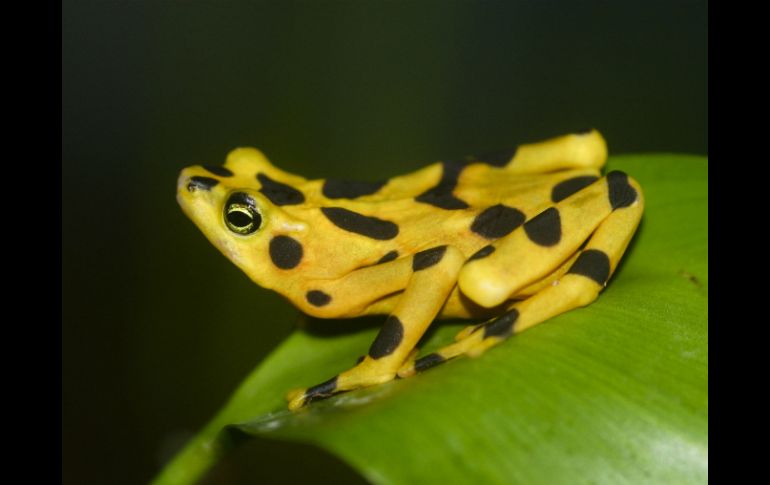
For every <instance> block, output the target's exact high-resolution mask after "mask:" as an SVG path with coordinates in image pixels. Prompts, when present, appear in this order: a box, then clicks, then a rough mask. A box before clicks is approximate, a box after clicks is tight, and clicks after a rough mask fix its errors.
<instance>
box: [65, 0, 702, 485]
mask: <svg viewBox="0 0 770 485" xmlns="http://www.w3.org/2000/svg"><path fill="white" fill-rule="evenodd" d="M707 73H708V63H707V6H706V3H705V2H691V1H686V2H678V3H677V2H675V3H672V2H663V1H659V2H645V3H644V4H643V5H642V4H638V5H633V4H630V3H623V4H608V3H606V2H579V3H573V2H526V3H519V2H466V1H448V2H438V1H427V2H342V1H337V2H310V1H308V2H251V1H250V2H122V1H88V0H85V1H80V0H78V1H74V0H65V1H64V3H63V17H62V96H63V99H62V175H63V180H62V189H63V197H62V224H63V233H62V256H63V263H62V271H63V275H62V300H63V303H62V313H63V321H62V326H63V329H62V335H63V342H62V346H63V359H62V379H63V393H62V417H63V426H62V433H63V437H62V448H63V450H62V459H63V467H62V475H63V482H64V483H116V484H121V483H137V482H142V481H146V480H149V478H150V477H151V476H153V474H154V473H156V472H157V470H158V469H159V468H160V466H161V465H162V464H163V463H164V462H165V461H167V460H168V459H169V458H170V457H171V456H173V454H174V453H175V452H176V451H177V450H178V449H179V447H180V446H182V444H183V443H184V442H185V441H186V439H187V438H189V437H190V436H192V435H193V433H195V432H196V431H197V430H198V429H199V428H200V426H201V423H204V422H206V420H208V419H209V417H210V416H211V415H212V414H214V412H215V411H216V410H217V409H218V408H219V407H220V406H221V404H222V402H223V401H224V400H225V399H226V396H228V395H229V393H230V392H231V390H232V389H233V388H234V387H235V386H236V385H237V384H238V382H240V381H241V380H242V379H243V376H244V375H246V374H247V373H248V372H249V370H250V369H252V368H253V366H254V365H255V364H256V363H257V362H259V361H260V360H261V359H262V358H263V357H264V356H265V355H266V354H267V353H268V352H269V351H270V350H271V349H273V348H275V347H276V346H277V345H278V344H279V343H280V342H281V341H282V340H284V339H285V338H286V337H287V336H288V335H289V334H290V333H291V331H292V330H293V328H292V325H291V322H294V321H295V320H296V310H294V309H292V308H291V307H290V306H289V305H288V304H286V303H285V302H284V301H283V300H282V299H281V298H280V297H278V296H277V295H274V294H271V293H269V292H266V291H263V290H260V289H258V288H256V287H255V286H254V285H253V284H252V283H251V282H250V281H249V280H248V279H247V278H246V277H245V276H244V275H242V274H240V273H239V272H238V270H237V269H236V268H235V267H234V266H233V265H231V264H230V263H229V262H227V261H226V260H225V259H224V258H222V257H220V256H218V255H217V254H216V251H215V250H214V249H213V248H212V247H210V245H209V243H208V242H207V241H206V240H205V239H204V238H203V237H201V235H200V234H199V233H198V232H197V230H196V229H195V227H193V225H192V224H190V222H189V221H187V220H186V219H185V218H184V216H183V215H182V213H181V211H179V209H178V207H177V206H176V203H175V201H174V187H175V179H176V175H177V173H178V171H179V170H180V169H181V168H182V167H184V166H187V165H189V164H191V163H197V162H201V161H206V162H210V163H217V162H220V161H222V159H223V158H224V155H225V154H226V153H227V151H228V150H230V149H231V148H233V147H235V146H239V145H254V146H258V147H260V148H261V149H263V150H264V151H265V152H266V153H267V154H268V156H270V157H271V158H272V159H273V160H274V161H275V162H276V163H277V164H278V165H279V166H281V167H282V168H285V169H287V170H290V171H295V172H297V173H301V174H304V175H307V176H313V177H317V176H340V175H343V174H344V175H346V176H348V177H355V178H361V179H376V178H381V177H386V176H391V175H393V174H397V173H402V172H405V171H407V170H411V169H414V168H417V167H419V166H421V165H423V164H426V163H429V162H432V161H435V160H436V159H441V158H446V157H456V156H458V155H463V154H466V153H473V152H480V151H482V150H489V149H496V148H505V147H510V146H512V145H515V144H517V143H520V142H526V141H533V140H537V139H542V138H545V137H548V136H551V135H555V134H560V133H563V132H567V131H572V130H575V129H578V128H583V127H588V126H594V127H597V128H599V129H600V130H602V132H603V133H604V134H605V135H606V137H607V139H608V140H609V143H610V149H611V151H612V152H613V153H622V152H630V151H679V152H693V153H699V154H705V153H706V152H707V138H708V130H707V124H708V108H707V89H708V81H707ZM266 320H267V323H259V322H265V321H266ZM442 372H443V371H442ZM116 423H120V425H119V426H116ZM260 446H262V447H263V448H262V449H263V451H262V452H260V453H262V454H264V455H265V456H272V455H271V453H273V451H274V449H273V448H272V446H273V445H271V444H269V442H268V441H257V442H252V443H251V444H249V447H251V449H252V450H256V449H259V447H260ZM283 449H284V450H285V452H286V453H287V455H288V454H290V453H291V452H290V450H291V446H290V445H285V446H284V448H283ZM295 453H301V454H302V457H303V460H302V461H303V466H304V467H305V468H304V469H305V470H308V473H316V474H315V475H309V476H317V473H321V472H320V470H325V471H324V472H323V473H326V474H336V473H348V474H347V475H345V476H350V473H349V470H346V469H344V466H343V465H341V464H340V463H339V462H338V461H335V460H331V459H330V458H329V456H328V455H327V454H326V453H323V452H321V451H318V450H314V449H312V448H308V447H302V448H300V449H298V450H297V451H295ZM239 456H241V455H239ZM233 460H234V461H233ZM246 461H247V460H246ZM285 463H286V462H285V461H281V460H278V459H273V460H266V461H265V462H264V463H263V464H262V466H261V468H260V473H261V476H262V477H263V478H265V480H273V483H280V480H282V479H283V477H285V476H286V475H285V470H282V467H283V468H284V469H285V465H282V464H285ZM248 466H250V465H244V463H243V462H240V463H239V462H238V458H237V457H235V458H233V459H231V460H226V461H225V462H224V463H223V464H222V465H221V466H220V467H218V468H217V470H216V471H215V472H214V473H215V474H219V475H217V476H219V477H227V479H226V481H227V482H228V483H239V481H246V482H248V481H249V478H248V476H246V475H241V472H240V470H242V469H244V468H247V467H248ZM324 467H327V468H324ZM335 467H336V468H335ZM335 470H336V471H335ZM295 471H296V470H295ZM298 473H299V471H298ZM335 476H336V475H335ZM212 479H213V480H216V477H214V478H212Z"/></svg>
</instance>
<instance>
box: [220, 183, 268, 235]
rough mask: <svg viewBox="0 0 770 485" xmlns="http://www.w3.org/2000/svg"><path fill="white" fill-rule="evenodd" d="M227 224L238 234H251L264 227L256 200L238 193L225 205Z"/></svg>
mask: <svg viewBox="0 0 770 485" xmlns="http://www.w3.org/2000/svg"><path fill="white" fill-rule="evenodd" d="M224 216H225V224H226V225H227V227H228V229H230V230H231V231H233V232H234V233H236V234H251V233H252V232H254V231H256V230H257V229H259V227H260V226H261V225H262V216H261V215H260V214H259V211H258V210H257V205H256V203H255V202H254V199H252V198H251V197H249V196H248V195H247V194H244V193H243V192H236V193H234V194H233V195H231V196H230V198H229V199H227V203H226V204H225V213H224Z"/></svg>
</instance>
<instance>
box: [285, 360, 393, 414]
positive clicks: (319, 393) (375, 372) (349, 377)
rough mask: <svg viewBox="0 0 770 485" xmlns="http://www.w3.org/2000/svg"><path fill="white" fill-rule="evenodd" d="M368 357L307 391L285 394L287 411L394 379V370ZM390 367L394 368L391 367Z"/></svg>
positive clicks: (296, 390) (301, 390)
mask: <svg viewBox="0 0 770 485" xmlns="http://www.w3.org/2000/svg"><path fill="white" fill-rule="evenodd" d="M379 364H380V363H378V362H377V361H376V360H374V359H372V358H371V357H369V356H365V357H364V359H363V360H362V361H361V363H359V364H358V365H356V366H355V367H353V368H352V369H350V370H347V371H345V372H343V373H341V374H339V375H337V376H334V377H332V378H331V379H329V380H327V381H324V382H322V383H320V384H318V385H315V386H313V387H309V388H307V389H294V390H292V391H289V392H288V393H287V394H286V400H287V401H289V409H290V410H292V411H296V410H297V409H299V408H301V407H303V406H305V405H307V404H310V403H311V402H314V401H320V400H322V399H326V398H329V397H331V396H333V395H335V394H339V393H341V392H346V391H352V390H354V389H360V388H363V387H369V386H374V385H376V384H383V383H385V382H388V381H391V380H393V379H394V378H395V377H396V371H395V369H390V370H389V369H387V368H383V366H382V365H379ZM391 367H395V366H393V365H391Z"/></svg>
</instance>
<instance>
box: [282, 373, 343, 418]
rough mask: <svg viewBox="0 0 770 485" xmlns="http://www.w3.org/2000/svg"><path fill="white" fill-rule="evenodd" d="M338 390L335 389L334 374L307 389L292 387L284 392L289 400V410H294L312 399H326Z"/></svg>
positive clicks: (335, 378) (335, 377)
mask: <svg viewBox="0 0 770 485" xmlns="http://www.w3.org/2000/svg"><path fill="white" fill-rule="evenodd" d="M338 392H340V391H339V389H337V376H334V377H332V378H331V379H329V380H328V381H325V382H322V383H320V384H318V385H315V386H313V387H308V388H307V389H305V388H300V389H293V390H291V391H289V392H288V393H287V394H286V400H287V401H289V410H291V411H296V410H297V409H299V408H301V407H303V406H305V405H307V404H310V403H311V402H313V401H320V400H321V399H326V398H327V397H331V396H333V395H335V394H337V393H338Z"/></svg>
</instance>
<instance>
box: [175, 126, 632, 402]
mask: <svg viewBox="0 0 770 485" xmlns="http://www.w3.org/2000/svg"><path fill="white" fill-rule="evenodd" d="M606 158H607V146H606V143H605V141H604V139H603V138H602V136H601V135H600V134H599V132H597V131H596V130H589V131H585V132H580V133H575V134H569V135H565V136H561V137H558V138H553V139H550V140H546V141H543V142H539V143H532V144H527V145H522V146H519V147H518V148H517V149H514V150H510V151H507V152H498V153H493V154H488V155H485V156H479V157H466V158H464V159H462V160H458V161H448V162H441V163H434V164H432V165H429V166H427V167H425V168H423V169H421V170H418V171H416V172H413V173H410V174H406V175H401V176H398V177H394V178H391V179H389V180H385V181H380V182H349V181H342V180H332V179H326V180H323V179H321V180H307V179H305V178H303V177H300V176H298V175H294V174H290V173H287V172H284V171H282V170H280V169H278V168H276V167H274V166H273V165H272V164H270V162H269V161H268V160H267V159H266V158H265V156H264V155H263V154H262V153H260V152H259V151H257V150H255V149H253V148H239V149H236V150H234V151H232V152H231V153H230V154H229V155H228V156H227V160H226V162H225V164H224V166H192V167H188V168H186V169H184V170H183V171H182V173H181V174H180V176H179V181H178V184H177V200H178V201H179V204H180V205H181V206H182V209H183V210H184V212H185V214H187V216H188V217H189V218H190V219H192V221H193V222H194V223H195V224H196V225H197V226H198V227H199V228H200V230H201V231H202V232H203V233H204V234H205V235H206V237H207V238H208V239H209V240H210V241H211V242H212V243H213V244H214V245H215V246H216V247H217V248H218V249H219V250H220V251H221V252H222V253H223V254H224V255H225V256H227V257H228V258H229V259H230V260H231V261H232V262H233V263H235V264H236V265H237V266H238V267H239V268H241V269H242V270H243V271H244V272H245V273H246V274H247V275H248V276H249V277H250V278H251V279H252V280H253V281H254V282H255V283H257V284H259V285H260V286H263V287H265V288H269V289H273V290H275V291H277V292H279V293H280V294H282V295H284V296H285V297H286V298H288V299H289V300H290V301H291V302H292V303H293V304H294V305H296V306H297V307H298V308H299V309H300V310H302V311H303V312H305V313H307V314H309V315H312V316H315V317H320V318H347V317H357V316H362V315H372V314H383V315H388V316H387V318H386V319H385V323H384V324H383V327H382V329H381V330H380V332H379V334H378V335H377V337H376V338H375V340H374V342H373V343H372V344H371V347H370V348H369V352H368V353H367V355H366V356H364V358H363V359H362V360H361V361H360V362H359V363H358V364H357V365H356V366H355V367H353V368H351V369H349V370H346V371H344V372H342V373H340V374H338V375H336V376H334V377H333V378H331V379H329V380H327V381H326V382H323V383H321V384H318V385H315V386H312V387H309V388H302V389H297V390H294V391H291V392H289V394H288V396H287V399H288V401H289V408H290V409H292V410H295V409H298V408H300V407H302V406H304V405H305V404H308V403H310V402H312V401H314V400H318V399H322V398H325V397H329V396H331V395H333V394H336V393H339V392H343V391H349V390H352V389H357V388H361V387H365V386H371V385H375V384H379V383H383V382H387V381H390V380H392V379H394V378H395V377H396V376H399V377H407V376H410V375H412V374H414V373H415V372H419V371H422V370H425V369H427V368H429V367H432V366H434V365H436V364H439V363H441V362H444V361H446V360H448V359H451V358H454V357H457V356H460V355H470V356H476V355H479V354H481V353H482V352H484V351H485V350H486V349H488V348H490V347H492V346H494V345H496V344H498V343H500V342H502V341H503V340H505V339H506V338H507V337H509V336H511V335H512V334H514V333H518V332H521V331H523V330H525V329H527V328H530V327H532V326H534V325H536V324H538V323H540V322H543V321H545V320H547V319H549V318H551V317H553V316H555V315H558V314H560V313H562V312H565V311H567V310H570V309H573V308H576V307H580V306H583V305H587V304H589V303H591V302H592V301H593V300H594V299H595V298H596V297H597V295H598V293H599V292H600V291H601V290H602V289H603V288H604V286H605V285H606V284H607V280H608V279H609V278H610V275H611V274H612V272H613V270H614V269H615V267H616V266H617V264H618V262H619V260H620V258H621V257H622V255H623V252H624V251H625V249H626V247H627V245H628V243H629V241H630V240H631V237H632V236H633V234H634V232H635V230H636V227H637V226H638V224H639V221H640V219H641V216H642V211H643V206H644V202H643V196H642V191H641V188H640V187H639V185H638V184H637V183H636V182H635V181H634V180H632V179H630V178H629V177H628V176H627V175H626V174H625V173H622V172H617V171H615V172H610V173H608V174H607V175H606V176H605V177H601V176H600V175H601V174H600V169H601V168H602V166H603V165H604V163H605V161H606ZM437 318H490V320H488V321H487V322H485V323H482V324H478V325H472V326H469V327H467V328H466V329H465V330H463V331H462V332H460V333H459V334H458V335H457V337H456V339H455V340H456V341H455V342H454V343H452V344H451V345H448V346H446V347H444V348H442V349H440V350H438V351H436V352H433V353H431V354H428V355H425V356H423V357H421V358H419V359H417V358H416V356H417V349H416V345H417V343H418V341H419V340H420V338H421V337H422V335H423V333H424V332H425V330H426V329H427V328H428V326H429V325H430V324H431V322H433V321H434V320H435V319H437Z"/></svg>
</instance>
